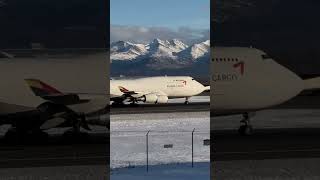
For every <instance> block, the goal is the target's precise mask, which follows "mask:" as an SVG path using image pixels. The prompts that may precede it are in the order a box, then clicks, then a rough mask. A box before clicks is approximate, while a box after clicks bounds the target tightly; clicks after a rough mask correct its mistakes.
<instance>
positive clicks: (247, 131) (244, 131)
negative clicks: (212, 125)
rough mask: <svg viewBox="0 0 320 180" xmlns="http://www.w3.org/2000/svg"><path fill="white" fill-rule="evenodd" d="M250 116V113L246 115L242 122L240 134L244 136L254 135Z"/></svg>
mask: <svg viewBox="0 0 320 180" xmlns="http://www.w3.org/2000/svg"><path fill="white" fill-rule="evenodd" d="M250 115H251V114H249V113H244V114H243V119H242V120H241V121H240V123H241V124H242V125H241V126H240V127H239V129H238V132H239V134H240V135H242V136H249V135H251V134H253V127H252V126H251V125H250Z"/></svg>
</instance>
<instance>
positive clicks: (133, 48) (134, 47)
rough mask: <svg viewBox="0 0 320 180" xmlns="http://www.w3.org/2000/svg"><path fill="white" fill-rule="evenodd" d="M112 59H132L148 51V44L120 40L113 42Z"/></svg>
mask: <svg viewBox="0 0 320 180" xmlns="http://www.w3.org/2000/svg"><path fill="white" fill-rule="evenodd" d="M110 52H111V59H112V60H132V59H135V58H137V57H139V56H141V55H144V54H146V53H147V49H146V46H145V45H143V44H134V43H131V42H125V41H118V42H115V43H112V44H111V49H110Z"/></svg>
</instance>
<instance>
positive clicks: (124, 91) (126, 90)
mask: <svg viewBox="0 0 320 180" xmlns="http://www.w3.org/2000/svg"><path fill="white" fill-rule="evenodd" d="M119 90H120V91H121V92H123V93H126V92H129V90H128V89H126V88H124V87H122V86H119Z"/></svg>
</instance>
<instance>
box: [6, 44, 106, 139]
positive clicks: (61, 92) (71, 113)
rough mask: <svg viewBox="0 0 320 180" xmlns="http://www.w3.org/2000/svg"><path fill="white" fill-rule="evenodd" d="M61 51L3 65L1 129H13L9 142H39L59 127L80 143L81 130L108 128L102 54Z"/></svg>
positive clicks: (15, 59)
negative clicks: (97, 127) (52, 129)
mask: <svg viewBox="0 0 320 180" xmlns="http://www.w3.org/2000/svg"><path fill="white" fill-rule="evenodd" d="M61 51H62V52H63V53H60V50H45V51H44V53H42V52H41V53H39V54H40V55H39V57H38V56H37V55H38V54H37V53H34V52H33V51H32V52H29V51H26V53H31V54H32V55H34V54H35V56H32V57H29V56H26V57H20V56H19V57H16V58H9V57H6V58H4V59H3V60H2V59H1V60H0V72H1V75H2V76H1V77H0V79H1V82H2V83H0V92H1V94H0V126H1V125H8V126H9V129H8V131H7V132H6V134H5V138H7V139H8V140H10V141H9V142H16V140H18V141H20V140H22V141H25V140H28V141H29V140H31V141H40V142H41V140H46V138H47V137H48V134H47V133H46V130H48V129H51V128H60V127H69V128H68V130H67V131H65V133H64V137H70V138H71V139H73V137H74V138H76V139H82V138H81V137H87V133H86V132H85V131H80V130H81V129H80V128H83V129H87V130H90V129H91V128H92V126H91V125H100V126H104V127H106V126H108V123H109V121H108V118H107V117H108V116H106V114H107V113H108V110H109V109H108V108H106V106H107V104H108V101H109V97H108V93H107V90H108V89H109V87H108V85H109V84H108V83H107V82H108V78H107V77H106V76H105V69H106V68H107V66H106V65H107V64H108V63H106V61H105V57H106V56H105V55H106V54H105V53H104V50H103V51H100V50H99V51H96V50H95V51H93V52H91V50H90V52H88V53H85V52H83V53H82V51H78V50H77V51H75V52H73V51H71V52H70V51H69V50H68V51H67V50H61ZM12 52H13V51H12ZM78 52H80V53H78ZM14 53H17V54H18V53H20V51H17V52H16V51H14ZM23 53H24V51H23ZM73 53H74V54H73ZM42 54H45V55H42ZM51 54H52V56H51ZM65 56H66V57H65ZM88 59H89V60H88ZM103 82H105V83H103ZM49 84H50V85H49ZM79 137H80V138H79ZM64 139H67V138H64Z"/></svg>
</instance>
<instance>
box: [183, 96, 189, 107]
mask: <svg viewBox="0 0 320 180" xmlns="http://www.w3.org/2000/svg"><path fill="white" fill-rule="evenodd" d="M184 104H185V105H187V104H189V97H186V100H185V101H184Z"/></svg>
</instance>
